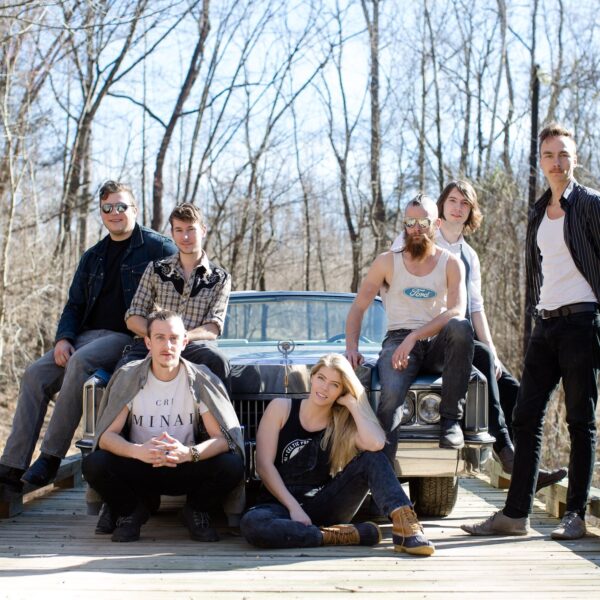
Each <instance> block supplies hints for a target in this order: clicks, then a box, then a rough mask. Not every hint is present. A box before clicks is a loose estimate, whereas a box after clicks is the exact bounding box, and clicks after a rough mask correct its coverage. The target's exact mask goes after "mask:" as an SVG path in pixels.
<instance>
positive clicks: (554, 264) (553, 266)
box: [537, 214, 597, 310]
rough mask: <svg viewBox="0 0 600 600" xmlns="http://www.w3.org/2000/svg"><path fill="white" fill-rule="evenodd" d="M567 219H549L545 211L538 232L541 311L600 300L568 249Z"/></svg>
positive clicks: (539, 303) (539, 306)
mask: <svg viewBox="0 0 600 600" xmlns="http://www.w3.org/2000/svg"><path fill="white" fill-rule="evenodd" d="M564 222H565V217H564V216H562V217H560V218H559V219H549V218H548V215H547V214H545V215H544V218H543V219H542V222H541V223H540V227H539V229H538V232H537V245H538V248H539V249H540V252H541V253H542V276H543V277H542V289H541V290H540V300H539V302H538V305H537V309H538V310H540V309H545V310H554V309H555V308H559V307H560V306H565V305H567V304H575V303H577V302H597V298H596V296H595V295H594V291H593V290H592V288H591V287H590V284H589V283H588V282H587V281H586V279H585V277H584V276H583V275H582V274H581V273H580V271H579V269H578V268H577V267H576V266H575V262H574V261H573V257H572V256H571V253H570V252H569V249H568V248H567V244H566V243H565V234H564V232H563V230H564Z"/></svg>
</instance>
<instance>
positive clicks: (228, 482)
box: [82, 450, 244, 515]
mask: <svg viewBox="0 0 600 600" xmlns="http://www.w3.org/2000/svg"><path fill="white" fill-rule="evenodd" d="M82 470H83V475H84V476H85V478H86V480H87V482H88V483H89V484H90V486H91V487H92V488H93V489H95V490H96V491H97V492H98V493H99V494H100V496H102V499H103V500H104V501H105V502H106V503H107V504H108V505H109V506H110V508H111V511H113V513H114V514H117V515H129V514H131V513H132V512H133V511H134V510H135V507H136V506H137V504H138V502H139V501H140V500H141V499H143V498H146V497H148V496H150V495H156V494H166V495H168V496H181V495H184V494H187V501H188V504H190V506H191V507H192V508H193V509H194V510H200V511H207V512H208V511H210V510H213V509H215V508H218V507H219V506H221V505H222V503H223V499H224V497H225V496H226V495H227V493H228V492H230V491H231V490H232V489H233V488H234V487H235V486H236V485H237V484H238V482H239V481H240V479H241V478H242V476H243V474H244V464H243V461H242V459H241V457H240V456H238V455H237V454H234V453H233V452H228V453H225V454H218V455H217V456H213V457H212V458H208V459H206V460H201V461H199V462H194V463H193V462H187V463H183V464H181V465H178V466H177V467H153V466H152V465H150V464H148V463H145V462H142V461H141V460H137V459H135V458H125V457H123V456H116V455H115V454H112V453H111V452H107V451H106V450H96V451H95V452H92V453H91V454H88V456H86V457H85V459H84V460H83V465H82Z"/></svg>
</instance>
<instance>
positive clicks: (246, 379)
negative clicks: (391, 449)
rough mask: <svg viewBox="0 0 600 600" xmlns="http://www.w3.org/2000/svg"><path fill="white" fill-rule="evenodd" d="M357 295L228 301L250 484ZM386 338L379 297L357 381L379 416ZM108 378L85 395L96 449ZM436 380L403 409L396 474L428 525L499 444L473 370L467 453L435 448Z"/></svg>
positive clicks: (368, 322)
mask: <svg viewBox="0 0 600 600" xmlns="http://www.w3.org/2000/svg"><path fill="white" fill-rule="evenodd" d="M353 299H354V294H347V293H333V292H256V291H244V292H233V293H232V294H231V298H230V302H229V308H228V312H227V319H226V321H225V327H224V331H223V335H222V337H221V338H220V339H219V348H220V349H221V350H222V351H223V352H224V353H225V354H226V355H227V356H228V357H229V360H230V362H231V368H232V377H231V396H232V402H233V404H234V407H235V409H236V412H237V414H238V416H239V419H240V422H241V424H242V425H243V427H244V435H245V439H246V462H247V464H246V474H247V479H248V484H249V485H250V486H252V485H253V484H254V483H256V482H257V481H258V478H257V475H256V472H255V464H254V444H255V442H254V441H255V439H256V430H257V427H258V423H259V421H260V418H261V416H262V414H263V412H264V409H265V407H266V405H267V404H268V403H269V401H270V400H272V399H273V398H276V397H279V396H287V397H305V396H306V395H307V394H308V384H309V373H310V369H311V367H312V366H313V365H314V364H315V363H316V362H317V361H318V359H319V357H320V356H322V355H323V354H327V353H329V352H343V351H344V349H345V334H344V328H345V321H346V316H347V314H348V310H349V309H350V305H351V304H352V301H353ZM385 331H386V318H385V311H384V308H383V304H382V302H381V300H380V299H379V298H377V299H376V300H375V302H374V303H373V304H372V305H371V307H370V308H369V310H368V311H367V313H366V314H365V317H364V320H363V326H362V331H361V336H360V351H361V352H362V354H363V355H364V357H365V362H364V364H363V365H362V366H361V367H360V368H359V369H358V371H357V374H358V376H359V378H360V380H361V382H362V384H363V385H364V386H365V389H366V390H367V394H368V397H369V400H370V402H371V404H372V406H373V407H374V408H375V409H376V408H377V404H378V401H379V395H380V385H379V380H378V375H377V368H376V363H377V355H378V353H379V349H380V347H381V342H382V340H383V337H384V335H385ZM107 376H108V375H107V374H98V375H97V376H95V377H92V378H91V379H90V380H89V381H88V383H87V384H86V386H85V388H84V400H83V402H84V411H83V414H84V417H83V427H84V438H83V439H82V440H81V441H80V442H78V446H79V447H80V448H81V449H82V450H83V451H84V452H85V451H87V450H89V448H91V444H92V439H93V435H94V422H95V411H96V409H97V406H98V405H99V400H100V397H101V393H102V389H103V387H104V385H106V381H107ZM440 390H441V379H440V377H439V375H431V374H423V375H421V376H420V377H419V378H418V379H417V380H416V381H415V382H414V384H413V385H412V387H411V389H410V391H409V393H408V395H407V397H406V399H405V402H404V416H403V419H402V425H401V431H400V442H399V446H398V452H397V456H396V465H395V467H396V472H397V474H398V477H399V478H400V480H402V481H408V482H409V489H410V495H411V498H412V500H413V502H414V504H415V508H416V509H417V511H418V513H419V514H420V515H423V516H446V515H448V514H449V513H450V512H451V510H452V508H453V507H454V504H455V502H456V496H457V490H458V479H457V478H458V476H459V475H464V474H469V473H473V472H475V471H477V470H478V469H479V468H480V467H481V465H482V464H483V463H484V462H485V461H486V460H487V459H488V458H489V456H490V452H491V444H492V442H493V441H494V439H493V438H492V437H491V436H490V435H489V434H488V431H487V385H486V381H485V378H484V377H483V376H482V375H481V374H480V373H479V372H477V371H476V370H473V373H472V376H471V381H470V384H469V391H468V397H467V404H466V408H465V416H464V423H463V428H464V436H465V447H464V448H463V449H461V450H458V451H457V450H445V449H441V448H439V447H438V438H439V419H440V415H439V411H438V408H439V404H440V400H441V396H440Z"/></svg>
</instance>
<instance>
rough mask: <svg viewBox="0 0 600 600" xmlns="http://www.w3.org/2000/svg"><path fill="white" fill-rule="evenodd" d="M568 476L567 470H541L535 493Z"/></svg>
mask: <svg viewBox="0 0 600 600" xmlns="http://www.w3.org/2000/svg"><path fill="white" fill-rule="evenodd" d="M566 476H567V470H566V469H555V470H554V471H545V470H544V469H540V470H539V471H538V478H537V484H536V486H535V491H536V492H539V491H540V490H541V489H542V488H545V487H547V486H549V485H552V484H553V483H558V482H559V481H560V480H561V479H564V478H565V477H566Z"/></svg>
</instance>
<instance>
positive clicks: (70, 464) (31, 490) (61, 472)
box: [0, 453, 83, 519]
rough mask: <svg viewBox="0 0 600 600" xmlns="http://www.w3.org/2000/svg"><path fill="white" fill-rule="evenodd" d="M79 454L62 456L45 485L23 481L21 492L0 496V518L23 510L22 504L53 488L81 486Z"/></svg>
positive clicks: (5, 517)
mask: <svg viewBox="0 0 600 600" xmlns="http://www.w3.org/2000/svg"><path fill="white" fill-rule="evenodd" d="M82 483H83V480H82V476H81V454H80V453H77V454H73V455H71V456H67V457H66V458H63V460H62V461H61V463H60V467H59V468H58V472H57V473H56V477H55V479H54V481H53V482H52V483H50V484H48V485H47V486H44V487H42V488H38V487H36V486H33V485H31V484H30V483H25V484H24V485H23V493H22V494H12V493H11V494H8V493H7V492H4V493H3V494H2V495H1V496H0V519H9V518H10V517H14V516H15V515H18V514H20V513H22V512H23V505H24V504H25V503H27V502H30V501H31V500H33V499H34V498H38V497H39V496H40V495H43V494H47V493H48V492H49V491H51V490H52V489H53V488H58V489H68V488H75V487H79V486H81V485H82Z"/></svg>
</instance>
